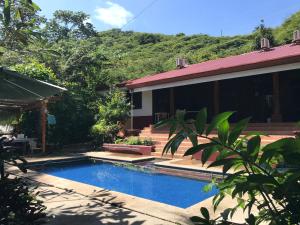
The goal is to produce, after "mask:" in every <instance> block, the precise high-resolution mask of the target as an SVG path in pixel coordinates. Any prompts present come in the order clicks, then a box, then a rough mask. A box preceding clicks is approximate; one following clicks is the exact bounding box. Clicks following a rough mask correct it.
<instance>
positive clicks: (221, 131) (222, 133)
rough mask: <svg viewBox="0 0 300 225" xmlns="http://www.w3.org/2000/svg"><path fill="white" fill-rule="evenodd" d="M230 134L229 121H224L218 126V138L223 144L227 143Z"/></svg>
mask: <svg viewBox="0 0 300 225" xmlns="http://www.w3.org/2000/svg"><path fill="white" fill-rule="evenodd" d="M228 133H229V122H228V120H224V121H223V122H222V123H220V124H219V126H218V137H219V140H220V142H221V143H222V144H226V143H227V139H228Z"/></svg>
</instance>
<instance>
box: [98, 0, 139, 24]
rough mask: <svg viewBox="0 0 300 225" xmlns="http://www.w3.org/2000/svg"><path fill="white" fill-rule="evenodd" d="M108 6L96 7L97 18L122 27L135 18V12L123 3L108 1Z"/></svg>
mask: <svg viewBox="0 0 300 225" xmlns="http://www.w3.org/2000/svg"><path fill="white" fill-rule="evenodd" d="M106 5H107V7H98V8H96V10H95V11H96V16H95V17H96V18H97V19H98V20H100V21H102V22H104V23H106V24H108V25H110V26H112V27H118V28H121V27H122V26H124V25H125V24H126V23H128V21H130V20H131V19H132V18H133V14H132V13H131V12H130V11H128V10H126V9H125V8H124V7H122V6H121V5H119V4H117V3H114V2H111V1H106Z"/></svg>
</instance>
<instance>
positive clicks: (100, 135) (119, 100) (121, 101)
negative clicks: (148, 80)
mask: <svg viewBox="0 0 300 225" xmlns="http://www.w3.org/2000/svg"><path fill="white" fill-rule="evenodd" d="M129 112H130V103H129V101H128V99H127V98H126V95H125V93H124V92H123V91H121V90H118V89H115V90H112V91H110V92H109V93H108V94H107V95H106V96H105V98H104V99H103V100H102V101H101V102H99V103H98V114H97V117H98V121H97V122H96V124H95V125H94V126H93V127H92V134H93V135H94V137H96V138H97V140H98V141H101V140H102V141H108V142H113V141H114V140H115V138H116V135H117V133H118V131H119V130H120V128H121V126H122V124H124V123H125V122H126V120H127V119H128V118H129Z"/></svg>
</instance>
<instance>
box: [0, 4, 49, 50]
mask: <svg viewBox="0 0 300 225" xmlns="http://www.w3.org/2000/svg"><path fill="white" fill-rule="evenodd" d="M39 10H40V8H39V7H38V6H37V5H36V4H35V3H34V2H33V1H31V0H1V1H0V46H1V45H2V46H5V47H8V48H9V49H13V50H14V49H20V48H22V47H24V46H26V45H28V44H29V43H30V42H31V41H32V40H33V39H35V38H38V37H40V35H39V33H38V32H37V31H38V29H39V25H40V24H41V23H42V22H44V21H45V20H44V19H43V18H42V17H40V16H39V15H38V14H37V12H38V11H39Z"/></svg>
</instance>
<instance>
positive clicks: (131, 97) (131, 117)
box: [130, 90, 133, 130]
mask: <svg viewBox="0 0 300 225" xmlns="http://www.w3.org/2000/svg"><path fill="white" fill-rule="evenodd" d="M130 129H131V130H133V91H132V90H131V91H130Z"/></svg>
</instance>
